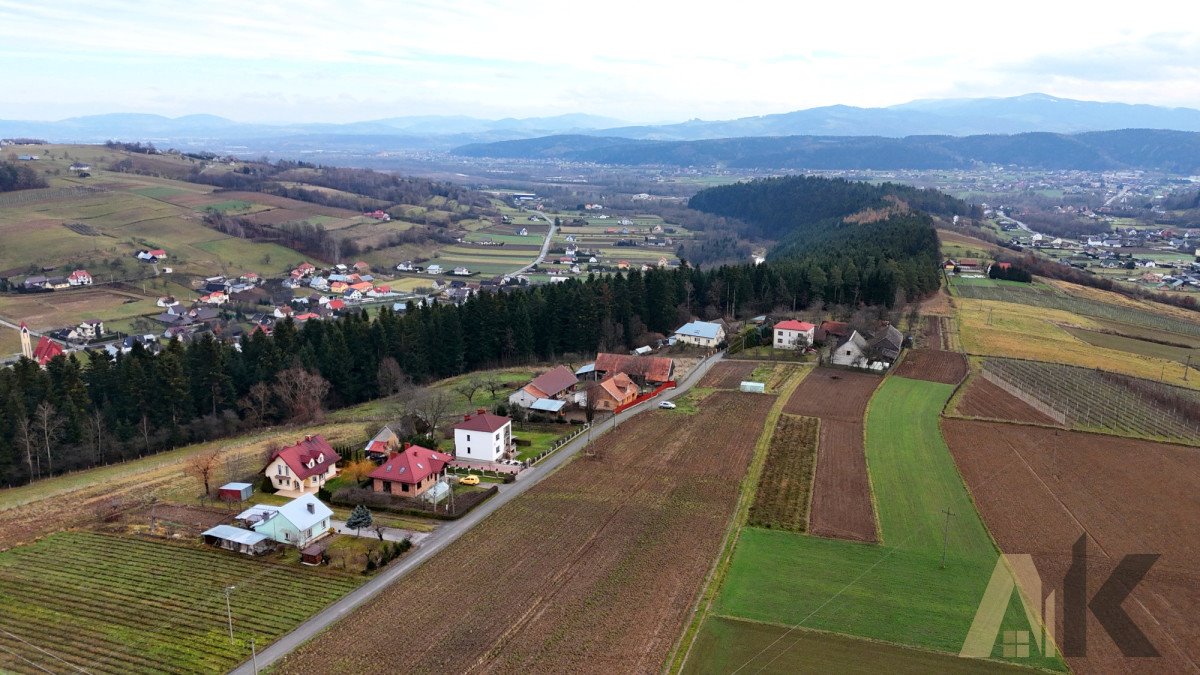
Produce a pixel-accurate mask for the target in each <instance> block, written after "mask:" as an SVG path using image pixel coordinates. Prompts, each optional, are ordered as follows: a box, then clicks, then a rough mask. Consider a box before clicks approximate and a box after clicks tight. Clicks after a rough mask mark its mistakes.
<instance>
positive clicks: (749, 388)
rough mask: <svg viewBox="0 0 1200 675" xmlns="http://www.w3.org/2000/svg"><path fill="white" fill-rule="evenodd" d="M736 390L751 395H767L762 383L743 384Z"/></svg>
mask: <svg viewBox="0 0 1200 675" xmlns="http://www.w3.org/2000/svg"><path fill="white" fill-rule="evenodd" d="M738 389H740V390H741V391H745V392H749V393H751V394H765V393H767V385H766V384H765V383H763V382H743V383H742V384H741V385H739V386H738Z"/></svg>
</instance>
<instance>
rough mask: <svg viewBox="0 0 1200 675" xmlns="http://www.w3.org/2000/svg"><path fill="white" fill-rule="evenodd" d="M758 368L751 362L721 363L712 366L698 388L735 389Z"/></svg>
mask: <svg viewBox="0 0 1200 675" xmlns="http://www.w3.org/2000/svg"><path fill="white" fill-rule="evenodd" d="M757 366H758V364H757V363H755V362H753V361H721V362H719V363H717V364H716V365H714V366H713V367H712V368H711V369H709V371H708V372H707V373H705V375H704V379H702V380H700V384H699V385H698V386H701V387H715V388H717V389H737V388H738V385H739V384H741V383H742V381H743V380H746V379H748V378H749V377H750V373H752V372H754V369H755V368H756V367H757Z"/></svg>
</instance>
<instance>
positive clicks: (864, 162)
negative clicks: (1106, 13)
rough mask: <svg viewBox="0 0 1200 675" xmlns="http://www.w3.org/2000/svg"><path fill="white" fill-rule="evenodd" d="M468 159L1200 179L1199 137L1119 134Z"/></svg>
mask: <svg viewBox="0 0 1200 675" xmlns="http://www.w3.org/2000/svg"><path fill="white" fill-rule="evenodd" d="M454 152H455V153H456V154H459V155H463V156H468V157H502V158H518V159H564V160H569V161H578V162H598V163H601V164H625V165H666V166H708V165H722V166H728V167H733V168H741V169H781V168H782V169H787V168H794V169H795V168H806V169H884V170H887V169H964V168H970V167H974V166H978V165H981V164H1001V165H1016V166H1023V167H1029V168H1037V169H1077V170H1088V171H1102V170H1114V169H1146V170H1157V171H1167V172H1171V173H1181V174H1193V173H1200V133H1195V132H1188V131H1166V130H1160V129H1122V130H1119V131H1095V132H1088V133H1081V134H1053V133H1024V134H1014V135H999V134H993V135H980V136H961V137H958V136H907V137H904V138H885V137H881V136H750V137H739V138H720V139H712V140H701V141H670V142H664V141H644V140H634V139H620V138H612V137H604V138H595V137H586V136H549V137H544V138H531V139H528V140H518V141H505V142H501V143H481V144H474V145H466V146H462V147H460V148H457V149H456V150H455V151H454Z"/></svg>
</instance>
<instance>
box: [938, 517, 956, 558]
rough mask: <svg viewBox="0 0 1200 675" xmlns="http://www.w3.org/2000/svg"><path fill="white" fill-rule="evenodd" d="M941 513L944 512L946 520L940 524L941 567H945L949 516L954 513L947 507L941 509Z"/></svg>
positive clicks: (948, 542) (948, 536)
mask: <svg viewBox="0 0 1200 675" xmlns="http://www.w3.org/2000/svg"><path fill="white" fill-rule="evenodd" d="M942 513H944V514H946V521H945V523H943V524H942V565H941V568H942V569H946V549H947V548H948V546H949V544H950V516H953V515H954V512H953V511H951V510H950V509H949V508H948V507H947V508H944V509H942Z"/></svg>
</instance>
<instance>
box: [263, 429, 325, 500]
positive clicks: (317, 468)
mask: <svg viewBox="0 0 1200 675" xmlns="http://www.w3.org/2000/svg"><path fill="white" fill-rule="evenodd" d="M341 459H342V457H341V455H339V454H337V452H336V451H334V449H333V448H332V447H330V445H329V442H328V441H326V440H325V439H324V438H323V437H321V436H305V437H304V440H302V441H300V442H299V443H297V444H295V445H289V446H288V447H286V448H282V449H279V450H276V451H275V452H273V453H271V459H270V460H269V461H268V462H267V466H266V467H265V468H264V469H263V473H264V474H265V475H266V476H267V477H268V478H270V479H271V485H272V486H274V488H275V489H276V490H281V491H286V492H288V493H293V494H304V493H308V492H312V493H315V492H316V491H317V490H320V489H321V488H322V487H323V486H324V485H325V481H327V480H329V479H330V478H333V477H334V476H336V475H337V463H338V462H339V461H341Z"/></svg>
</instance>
